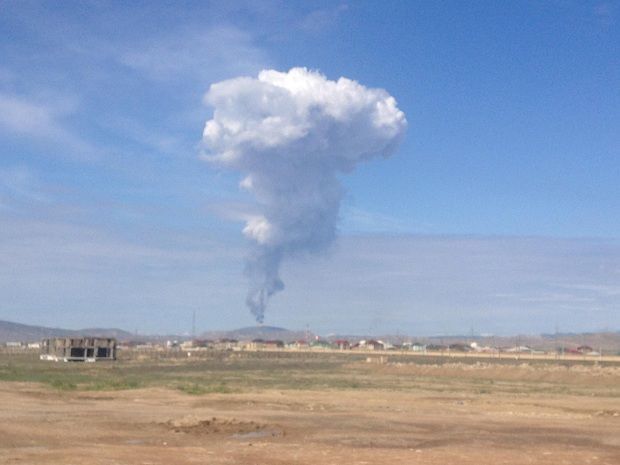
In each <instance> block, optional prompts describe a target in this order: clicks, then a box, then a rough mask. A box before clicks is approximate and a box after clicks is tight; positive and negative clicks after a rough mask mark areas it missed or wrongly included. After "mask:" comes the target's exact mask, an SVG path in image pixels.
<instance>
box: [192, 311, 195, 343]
mask: <svg viewBox="0 0 620 465" xmlns="http://www.w3.org/2000/svg"><path fill="white" fill-rule="evenodd" d="M195 338H196V310H194V311H193V313H192V339H195Z"/></svg>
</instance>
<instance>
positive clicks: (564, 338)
mask: <svg viewBox="0 0 620 465" xmlns="http://www.w3.org/2000/svg"><path fill="white" fill-rule="evenodd" d="M67 336H99V337H115V338H117V339H118V340H119V341H130V340H141V341H164V340H168V339H176V340H187V339H189V336H187V335H185V336H179V335H139V336H136V335H135V334H133V333H130V332H128V331H124V330H122V329H117V328H84V329H79V330H71V329H62V328H48V327H45V326H33V325H24V324H20V323H13V322H10V321H1V320H0V344H1V343H4V342H11V341H16V342H17V341H19V342H35V341H40V340H41V339H44V338H47V337H67ZM315 337H316V335H315V334H314V333H312V332H309V331H292V330H290V329H286V328H280V327H277V326H248V327H245V328H239V329H235V330H231V331H207V332H204V333H201V334H200V335H198V336H197V338H199V339H211V340H219V339H236V340H238V341H251V340H254V339H263V340H281V341H285V342H289V341H298V340H312V339H314V338H315ZM326 339H328V340H336V339H347V340H349V341H357V340H360V339H380V340H383V341H389V342H392V343H402V342H405V341H418V342H422V343H428V344H452V343H456V342H464V343H471V342H474V341H475V342H477V343H478V344H479V345H489V346H495V347H510V346H514V345H528V346H531V347H536V348H541V349H548V350H549V349H553V348H556V347H578V346H580V345H587V346H590V347H592V348H594V349H597V350H598V349H603V350H605V351H614V352H618V351H620V332H618V331H616V332H614V331H601V332H595V333H563V334H562V333H559V334H542V335H521V336H518V335H515V336H475V335H469V336H467V335H460V336H456V335H455V336H432V337H411V336H403V335H398V336H395V335H382V336H376V335H375V336H369V335H367V336H360V335H330V336H327V337H326Z"/></svg>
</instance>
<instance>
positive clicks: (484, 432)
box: [0, 365, 620, 465]
mask: <svg viewBox="0 0 620 465" xmlns="http://www.w3.org/2000/svg"><path fill="white" fill-rule="evenodd" d="M358 369H359V367H358ZM416 369H417V368H415V367H414V368H412V367H410V366H398V365H393V366H392V365H391V366H377V367H374V366H372V367H371V366H369V367H368V370H369V373H370V374H371V375H373V373H374V375H376V376H388V375H389V376H395V375H397V376H402V377H411V376H421V375H420V374H419V373H418V374H416ZM433 369H436V370H443V371H444V372H445V373H444V374H446V373H447V375H446V376H449V378H445V379H446V381H445V382H446V383H448V379H449V383H450V389H448V390H446V391H445V392H442V390H441V389H437V387H438V386H441V384H442V383H443V381H442V379H441V378H437V381H436V383H434V384H432V386H434V389H425V388H419V389H412V390H398V389H389V388H380V389H365V388H364V389H359V388H357V389H345V388H343V389H324V390H320V389H319V390H295V389H284V390H279V389H256V390H252V389H249V390H248V389H246V390H242V391H240V392H233V393H208V394H204V395H190V394H187V393H184V392H181V391H178V390H174V389H166V388H159V387H151V388H145V389H134V390H120V391H97V392H86V391H80V390H77V391H68V392H67V391H59V390H54V389H51V388H49V387H44V386H43V385H40V384H36V383H21V382H6V381H5V382H0V463H1V464H62V465H72V464H75V465H78V464H80V465H83V464H89V465H97V464H106V465H107V464H123V465H124V464H132V465H133V464H141V465H156V464H157V465H159V464H162V465H163V464H166V465H169V464H180V465H183V464H248V465H250V464H360V465H362V464H373V465H375V464H405V463H406V464H441V465H445V464H463V465H465V464H476V465H481V464H483V465H484V464H509V465H518V464H549V465H560V464H570V465H585V464H600V465H603V464H606V465H619V464H620V398H619V397H618V396H617V391H615V390H614V389H613V386H614V383H616V382H617V381H618V379H617V377H615V375H614V374H613V373H612V374H611V375H610V376H611V377H609V376H608V377H607V378H606V381H604V382H603V384H604V385H605V386H610V390H609V391H597V392H596V393H593V394H592V395H588V394H587V393H585V394H584V392H581V391H579V392H578V393H575V392H574V391H571V390H568V391H567V392H568V393H563V392H546V391H545V389H531V385H528V386H530V389H529V391H527V390H526V389H524V390H523V392H511V390H505V389H504V390H501V389H500V390H498V391H497V392H495V391H494V390H493V389H491V390H490V391H489V392H486V391H484V390H480V391H479V392H476V391H472V390H471V389H463V390H462V391H461V390H460V389H459V388H458V383H457V384H456V385H455V380H457V381H458V379H459V376H461V377H462V376H464V375H463V374H462V373H461V372H460V371H459V368H458V366H453V367H441V368H438V367H434V368H433V367H430V368H425V370H427V372H425V373H424V375H425V376H427V377H428V376H430V375H432V373H431V374H430V375H429V373H428V370H431V371H432V370H433ZM446 370H448V371H447V372H446ZM450 370H452V371H450ZM487 370H491V368H488V367H487ZM461 371H462V370H461ZM470 371H472V370H471V369H470ZM473 371H475V370H473ZM518 371H519V368H518V367H516V368H507V369H506V373H505V374H504V375H506V376H508V373H511V374H512V375H513V376H516V377H517V378H518V376H517V375H516V374H515V373H517V372H518ZM530 371H531V370H530ZM582 371H583V373H581V375H582V378H583V379H581V378H579V376H572V375H571V376H569V377H568V378H567V379H566V380H565V382H566V383H567V385H569V386H570V385H571V383H572V382H573V381H571V378H574V379H576V380H577V381H575V382H577V383H578V385H579V386H586V387H587V379H588V377H589V375H588V373H587V371H584V370H582ZM526 372H527V370H526V371H524V373H523V376H525V375H526V374H527V373H526ZM477 373H478V375H480V374H484V373H485V369H484V368H480V369H479V370H478V372H477ZM491 374H492V376H493V377H496V378H497V377H499V378H501V377H502V375H501V373H499V374H498V373H496V372H494V371H491ZM437 376H439V375H437ZM525 377H526V376H525ZM483 378H484V376H483ZM427 379H428V378H427ZM590 379H595V378H594V376H592V377H591V378H590ZM594 382H596V380H595V381H594ZM610 383H611V384H610ZM429 386H430V385H429ZM556 386H557V385H556ZM526 391H527V392H526ZM560 391H561V390H560ZM601 392H603V394H601ZM605 392H608V393H607V394H605Z"/></svg>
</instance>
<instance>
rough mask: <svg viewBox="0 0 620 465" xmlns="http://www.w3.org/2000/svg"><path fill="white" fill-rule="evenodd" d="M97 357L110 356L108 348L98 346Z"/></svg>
mask: <svg viewBox="0 0 620 465" xmlns="http://www.w3.org/2000/svg"><path fill="white" fill-rule="evenodd" d="M97 357H98V358H108V349H107V347H97Z"/></svg>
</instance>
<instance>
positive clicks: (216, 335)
mask: <svg viewBox="0 0 620 465" xmlns="http://www.w3.org/2000/svg"><path fill="white" fill-rule="evenodd" d="M199 337H200V338H201V339H224V338H226V339H236V340H238V341H247V340H253V339H264V340H266V341H268V340H280V341H286V342H289V341H297V340H302V339H304V340H305V339H306V338H314V334H313V333H309V332H306V331H291V330H290V329H286V328H279V327H277V326H248V327H245V328H239V329H234V330H231V331H207V332H204V333H202V334H201V335H200V336H199Z"/></svg>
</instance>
